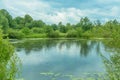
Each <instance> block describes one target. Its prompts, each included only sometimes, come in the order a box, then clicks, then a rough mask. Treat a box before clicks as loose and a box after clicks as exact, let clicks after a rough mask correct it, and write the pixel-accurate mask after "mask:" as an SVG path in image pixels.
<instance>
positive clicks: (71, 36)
mask: <svg viewBox="0 0 120 80" xmlns="http://www.w3.org/2000/svg"><path fill="white" fill-rule="evenodd" d="M67 37H70V38H73V37H78V34H77V31H75V30H74V29H73V30H69V31H68V32H67Z"/></svg>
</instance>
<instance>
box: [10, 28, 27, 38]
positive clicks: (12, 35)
mask: <svg viewBox="0 0 120 80" xmlns="http://www.w3.org/2000/svg"><path fill="white" fill-rule="evenodd" d="M24 36H25V35H24V34H23V33H22V32H20V31H17V30H9V31H8V37H9V38H12V39H22V38H24Z"/></svg>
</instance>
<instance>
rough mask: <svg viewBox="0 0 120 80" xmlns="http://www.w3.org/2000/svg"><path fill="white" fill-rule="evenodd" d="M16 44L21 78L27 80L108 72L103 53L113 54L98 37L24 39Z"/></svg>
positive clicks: (60, 79) (65, 78)
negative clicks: (20, 65)
mask: <svg viewBox="0 0 120 80" xmlns="http://www.w3.org/2000/svg"><path fill="white" fill-rule="evenodd" d="M14 46H15V47H16V48H15V50H16V53H17V54H18V56H19V57H20V59H21V62H22V70H21V76H20V77H19V78H20V79H24V80H80V79H81V78H83V79H86V78H88V77H94V78H96V77H100V76H98V75H97V74H101V73H102V74H104V73H105V66H104V63H103V60H102V58H101V56H100V54H103V55H104V56H105V57H108V56H109V53H110V52H108V51H107V50H106V46H105V45H104V44H103V43H102V41H99V40H72V39H71V40H58V39H40V40H24V41H19V42H16V43H14ZM108 58H109V57H108Z"/></svg>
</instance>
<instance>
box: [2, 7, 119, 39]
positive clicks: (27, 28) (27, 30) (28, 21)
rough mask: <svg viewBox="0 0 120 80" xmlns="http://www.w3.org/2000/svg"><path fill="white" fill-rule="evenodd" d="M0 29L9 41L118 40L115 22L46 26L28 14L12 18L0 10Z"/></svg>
mask: <svg viewBox="0 0 120 80" xmlns="http://www.w3.org/2000/svg"><path fill="white" fill-rule="evenodd" d="M38 16H39V15H38ZM0 29H1V30H2V32H3V37H4V38H7V37H8V38H11V39H22V38H120V22H118V21H117V20H109V21H107V22H105V23H104V24H102V23H101V22H100V20H96V21H94V22H93V21H91V20H90V19H89V18H88V17H83V18H81V19H80V21H79V22H78V23H77V24H71V23H67V24H65V25H63V24H62V22H59V23H58V24H46V23H45V22H43V21H42V20H33V18H32V17H31V16H30V15H29V14H26V15H25V16H24V17H20V16H18V17H15V18H13V17H12V16H11V15H10V14H9V12H8V11H7V10H5V9H1V10H0Z"/></svg>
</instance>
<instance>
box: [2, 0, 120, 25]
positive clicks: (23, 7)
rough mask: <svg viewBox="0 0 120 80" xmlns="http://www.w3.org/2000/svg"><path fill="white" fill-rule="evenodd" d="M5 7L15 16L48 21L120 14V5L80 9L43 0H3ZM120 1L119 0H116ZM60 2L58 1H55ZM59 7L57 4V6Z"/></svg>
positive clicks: (107, 16) (55, 21)
mask: <svg viewBox="0 0 120 80" xmlns="http://www.w3.org/2000/svg"><path fill="white" fill-rule="evenodd" d="M1 2H2V3H3V5H4V7H5V9H7V10H8V11H9V12H10V13H11V14H12V15H13V16H24V15H25V14H30V15H31V16H32V17H33V18H34V19H41V20H43V21H44V22H46V23H58V22H60V21H61V22H63V23H64V24H65V23H67V22H70V23H76V22H78V21H79V20H80V18H81V17H85V16H88V17H90V18H92V19H94V18H95V17H99V18H100V19H103V18H104V19H105V18H107V19H109V17H114V16H119V12H120V9H119V8H120V6H118V5H116V6H113V7H108V6H107V9H106V8H97V7H94V8H92V9H89V8H87V9H80V8H75V7H71V8H70V7H69V8H67V7H64V8H55V7H53V6H52V5H51V4H50V3H49V2H44V1H43V0H1ZM97 2H100V3H102V2H109V3H110V2H112V0H105V1H103V0H98V1H97ZM114 2H119V0H114ZM53 4H58V3H53ZM56 7H57V6H56Z"/></svg>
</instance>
